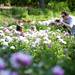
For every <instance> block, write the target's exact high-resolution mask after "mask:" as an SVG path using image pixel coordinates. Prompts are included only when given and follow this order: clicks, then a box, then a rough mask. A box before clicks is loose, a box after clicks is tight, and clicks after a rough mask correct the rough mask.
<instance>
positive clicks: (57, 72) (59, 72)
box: [52, 66, 64, 75]
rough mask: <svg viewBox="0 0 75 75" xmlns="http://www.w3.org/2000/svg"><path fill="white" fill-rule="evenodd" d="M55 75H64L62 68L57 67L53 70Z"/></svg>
mask: <svg viewBox="0 0 75 75" xmlns="http://www.w3.org/2000/svg"><path fill="white" fill-rule="evenodd" d="M52 73H53V75H64V69H62V68H61V67H60V66H55V67H53V68H52Z"/></svg>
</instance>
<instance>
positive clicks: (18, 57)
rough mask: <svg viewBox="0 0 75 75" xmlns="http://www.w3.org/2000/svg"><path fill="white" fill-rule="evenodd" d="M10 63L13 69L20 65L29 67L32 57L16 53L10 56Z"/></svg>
mask: <svg viewBox="0 0 75 75" xmlns="http://www.w3.org/2000/svg"><path fill="white" fill-rule="evenodd" d="M10 62H11V65H12V67H14V68H19V67H21V65H23V66H29V65H31V63H32V57H31V56H30V55H27V54H24V53H21V52H17V53H14V54H12V55H11V58H10Z"/></svg>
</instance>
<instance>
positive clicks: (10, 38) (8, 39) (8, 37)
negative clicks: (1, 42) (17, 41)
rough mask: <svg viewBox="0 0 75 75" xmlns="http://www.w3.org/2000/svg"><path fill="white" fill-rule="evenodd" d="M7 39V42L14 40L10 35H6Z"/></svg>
mask: <svg viewBox="0 0 75 75" xmlns="http://www.w3.org/2000/svg"><path fill="white" fill-rule="evenodd" d="M5 41H6V42H12V41H13V39H12V37H10V36H6V37H5Z"/></svg>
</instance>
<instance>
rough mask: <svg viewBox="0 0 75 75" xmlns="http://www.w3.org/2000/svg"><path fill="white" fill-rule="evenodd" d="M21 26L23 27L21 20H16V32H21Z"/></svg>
mask: <svg viewBox="0 0 75 75" xmlns="http://www.w3.org/2000/svg"><path fill="white" fill-rule="evenodd" d="M22 25H23V22H22V21H21V20H17V26H16V30H17V31H19V32H22Z"/></svg>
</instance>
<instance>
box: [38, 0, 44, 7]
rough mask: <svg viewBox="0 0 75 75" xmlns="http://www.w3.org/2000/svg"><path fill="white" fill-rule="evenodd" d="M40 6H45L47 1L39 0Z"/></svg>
mask: <svg viewBox="0 0 75 75" xmlns="http://www.w3.org/2000/svg"><path fill="white" fill-rule="evenodd" d="M39 6H40V8H45V1H44V0H39Z"/></svg>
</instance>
